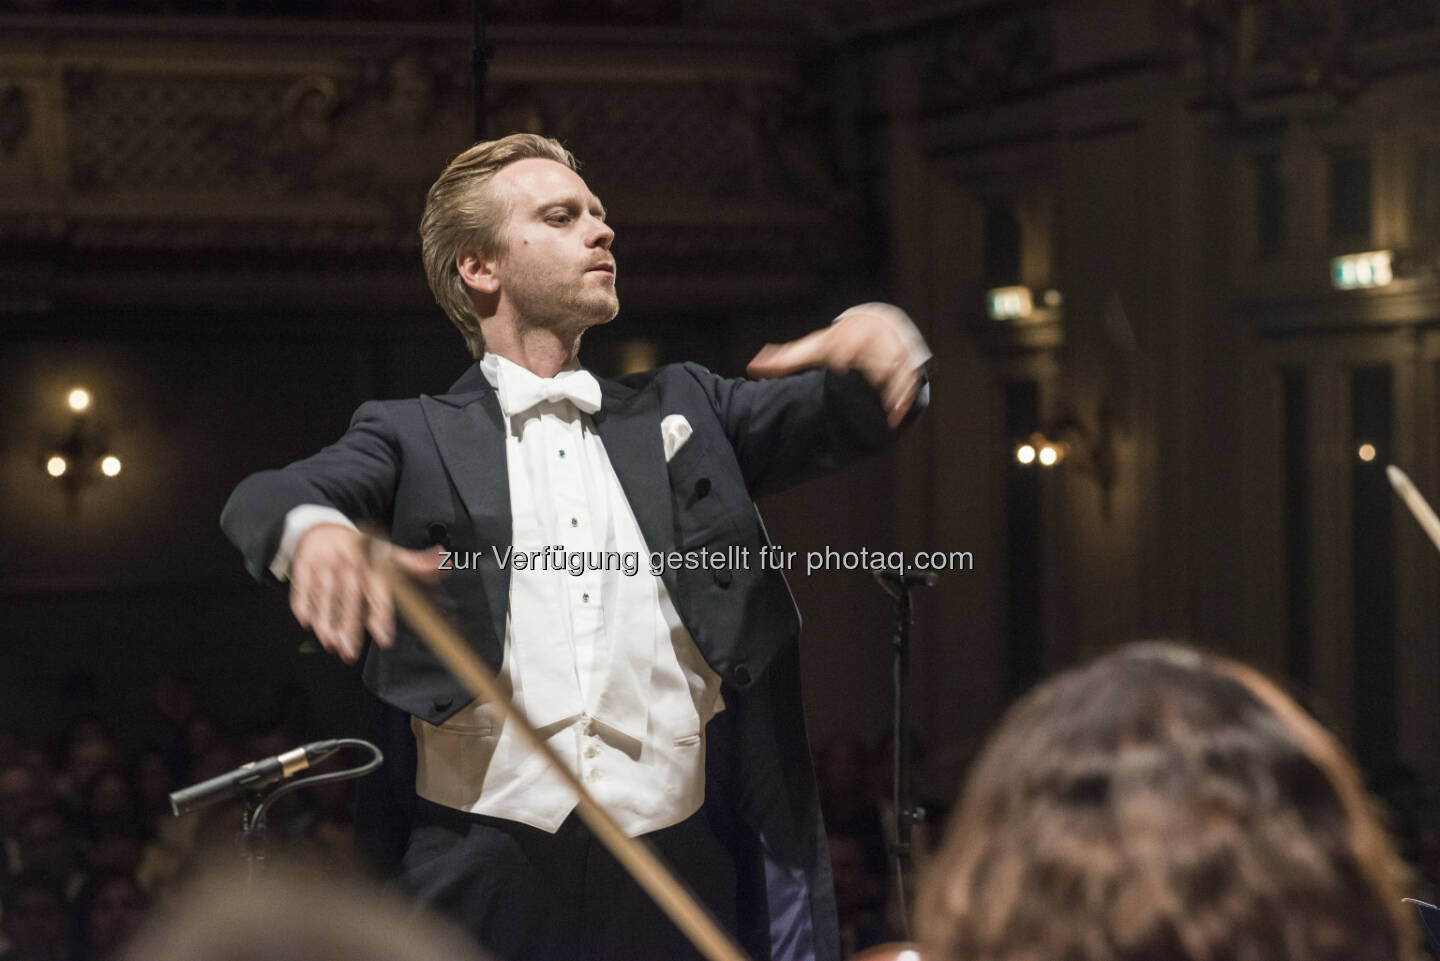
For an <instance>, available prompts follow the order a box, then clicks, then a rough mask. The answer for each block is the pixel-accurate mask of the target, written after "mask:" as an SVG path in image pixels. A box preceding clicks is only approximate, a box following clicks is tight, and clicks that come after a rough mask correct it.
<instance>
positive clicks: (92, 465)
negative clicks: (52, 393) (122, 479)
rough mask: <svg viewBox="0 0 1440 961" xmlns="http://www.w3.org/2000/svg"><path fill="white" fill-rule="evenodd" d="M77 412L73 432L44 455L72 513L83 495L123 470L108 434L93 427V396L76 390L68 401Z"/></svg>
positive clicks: (56, 442)
mask: <svg viewBox="0 0 1440 961" xmlns="http://www.w3.org/2000/svg"><path fill="white" fill-rule="evenodd" d="M65 400H66V404H67V405H68V406H69V407H70V410H71V411H73V412H74V415H75V416H74V417H73V418H72V419H71V421H70V431H69V433H67V434H66V435H65V436H64V437H61V438H59V439H57V440H56V441H55V443H53V444H51V445H50V447H49V449H48V450H47V451H46V452H45V453H44V455H43V464H44V468H45V473H46V474H49V475H50V476H51V477H53V478H55V480H57V481H59V482H60V485H61V486H62V487H63V488H64V490H65V499H66V506H67V508H68V509H69V511H70V513H72V514H73V513H75V512H76V511H77V510H78V509H79V507H80V492H81V491H82V490H84V489H85V488H86V487H88V486H90V484H92V483H95V482H96V481H97V480H99V479H100V478H111V477H115V476H117V475H118V474H119V473H120V470H121V467H122V466H123V465H122V464H121V462H120V458H119V457H117V456H115V455H114V454H113V453H111V452H110V450H109V445H108V444H107V442H106V439H105V434H104V432H103V431H102V430H100V429H99V428H96V427H95V426H93V425H92V424H91V423H90V420H89V416H88V415H89V413H90V407H91V403H92V398H91V396H90V392H89V391H88V390H86V389H85V388H84V387H76V388H74V389H73V390H71V391H70V393H69V394H68V395H67V396H66V398H65Z"/></svg>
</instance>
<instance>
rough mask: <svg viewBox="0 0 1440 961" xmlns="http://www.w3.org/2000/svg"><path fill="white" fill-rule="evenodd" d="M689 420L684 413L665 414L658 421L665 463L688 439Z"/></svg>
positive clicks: (668, 461)
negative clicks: (662, 440) (663, 443)
mask: <svg viewBox="0 0 1440 961" xmlns="http://www.w3.org/2000/svg"><path fill="white" fill-rule="evenodd" d="M690 433H691V431H690V422H689V421H688V420H686V419H685V415H684V414H666V415H665V417H664V419H663V420H661V421H660V436H661V437H662V438H663V439H664V441H665V463H667V464H668V463H670V458H672V457H674V456H675V452H676V451H678V450H679V449H680V448H682V447H684V446H685V442H686V441H687V440H689V439H690Z"/></svg>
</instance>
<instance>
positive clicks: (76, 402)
mask: <svg viewBox="0 0 1440 961" xmlns="http://www.w3.org/2000/svg"><path fill="white" fill-rule="evenodd" d="M66 400H67V401H69V403H70V409H71V410H73V411H74V412H75V413H77V414H79V413H82V412H84V411H86V410H89V408H90V392H89V391H88V390H86V389H85V388H84V387H76V388H75V389H74V390H72V391H70V396H69V397H68V398H66Z"/></svg>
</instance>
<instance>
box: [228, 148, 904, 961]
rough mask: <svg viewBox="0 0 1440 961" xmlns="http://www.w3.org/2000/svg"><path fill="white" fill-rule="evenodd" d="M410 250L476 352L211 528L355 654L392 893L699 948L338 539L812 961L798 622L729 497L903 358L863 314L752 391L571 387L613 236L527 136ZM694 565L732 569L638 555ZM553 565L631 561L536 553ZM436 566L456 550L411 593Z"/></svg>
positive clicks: (584, 937) (795, 470)
mask: <svg viewBox="0 0 1440 961" xmlns="http://www.w3.org/2000/svg"><path fill="white" fill-rule="evenodd" d="M420 235H421V242H422V250H423V256H424V261H425V270H426V273H427V275H428V276H429V280H430V286H431V289H432V290H433V291H434V293H435V298H436V300H437V301H438V302H439V303H440V305H441V307H443V308H444V310H445V312H446V313H447V314H448V315H449V316H450V319H451V320H453V321H454V322H455V324H456V326H458V327H459V328H460V330H461V332H462V333H463V334H464V336H465V341H466V343H467V345H468V346H469V348H470V351H471V353H472V354H473V355H474V357H475V360H476V363H475V364H474V365H473V366H472V367H471V368H470V370H469V371H468V372H466V374H465V375H464V376H463V377H461V378H460V380H459V381H458V382H456V384H455V385H454V386H453V387H452V388H451V390H450V392H449V393H448V394H442V395H440V396H437V397H429V396H424V397H420V398H418V399H414V400H401V401H386V402H374V401H372V402H370V403H367V404H365V405H363V406H362V407H361V408H360V409H359V410H358V411H357V412H356V413H355V416H354V419H353V420H352V422H351V425H350V429H349V430H348V431H347V432H346V433H345V435H344V436H343V437H341V438H340V440H339V441H338V442H336V443H335V444H333V445H332V446H330V447H327V448H326V449H324V450H322V451H321V452H320V453H318V454H316V455H314V456H313V457H310V458H307V459H306V460H302V461H299V462H297V463H294V464H291V465H290V466H289V467H286V468H285V469H283V470H276V471H264V472H262V473H259V474H255V475H253V476H251V477H249V478H247V479H246V480H245V481H244V482H242V483H241V484H240V486H239V487H238V488H236V490H235V492H234V494H233V495H232V496H231V498H230V501H229V503H228V504H227V505H226V508H225V512H224V515H223V516H222V518H221V524H222V526H223V527H224V529H225V531H226V533H227V534H228V535H229V537H230V538H231V540H232V541H234V543H235V544H236V546H238V547H239V548H240V549H241V551H242V552H243V553H244V554H245V557H246V561H247V565H248V567H249V569H250V570H251V572H252V573H254V574H255V575H256V576H257V577H260V578H262V579H268V578H270V577H274V578H278V579H280V580H286V579H288V580H289V582H290V605H291V608H292V609H293V611H294V613H295V616H296V618H297V619H298V620H299V622H300V624H301V625H303V626H304V627H307V628H310V629H312V630H313V631H314V632H315V634H316V636H317V637H318V638H319V640H320V643H321V644H322V645H323V646H324V647H325V648H326V649H327V650H330V651H332V652H334V653H336V654H338V655H339V656H340V657H342V658H344V659H345V660H347V661H354V660H356V659H358V658H359V657H360V653H361V642H362V637H363V634H364V633H365V632H367V631H368V633H369V635H370V636H371V637H372V638H373V639H374V641H375V644H374V645H373V646H372V647H371V649H370V650H369V653H368V654H367V656H366V659H365V665H364V671H363V673H364V678H365V682H366V685H367V686H368V687H369V688H370V689H371V691H373V692H374V693H375V694H376V695H377V696H378V697H379V698H380V700H381V701H383V702H384V703H385V704H386V705H387V706H388V708H389V709H391V711H390V716H391V717H392V718H403V719H404V720H403V723H405V724H406V725H408V730H403V731H402V736H401V737H399V738H396V739H394V740H391V741H387V744H386V746H387V754H388V755H389V756H390V757H389V759H390V761H391V763H390V765H389V766H388V767H389V769H390V771H391V773H392V775H393V778H392V783H391V784H390V786H389V787H388V788H387V789H386V790H389V791H390V792H391V793H389V794H388V799H386V798H382V799H381V800H379V801H376V802H374V803H373V804H372V805H371V807H372V808H375V809H378V810H379V811H380V815H381V817H382V818H383V820H384V821H385V822H386V826H387V827H388V828H389V829H390V832H391V834H392V835H394V837H395V838H396V843H395V845H394V848H393V851H394V855H395V860H396V861H397V862H398V876H399V879H400V883H401V884H402V885H403V886H404V887H405V888H406V889H407V890H409V891H411V892H413V893H414V894H415V895H416V896H417V897H418V898H420V899H422V900H424V901H426V902H428V903H430V904H431V905H433V906H435V907H436V908H438V909H440V910H442V911H444V912H446V913H448V914H450V915H451V916H452V917H454V918H456V919H457V920H458V921H460V922H461V923H462V924H464V925H465V926H466V927H468V928H469V930H471V931H472V933H474V934H475V936H476V937H477V938H478V939H479V940H480V942H481V943H482V944H484V945H485V946H486V947H487V948H489V949H490V950H492V951H494V952H495V953H496V954H498V955H499V956H500V957H502V958H506V959H511V961H547V959H553V961H584V959H591V958H594V959H616V961H619V959H623V961H647V959H655V961H660V959H665V961H670V959H678V958H689V957H696V955H695V953H694V951H693V949H691V948H690V947H689V946H688V944H687V943H685V941H684V939H683V936H682V935H681V934H680V933H679V931H678V930H676V929H675V928H674V926H673V925H671V924H670V922H669V921H668V920H667V919H666V918H665V917H664V915H663V914H662V913H661V912H660V910H659V909H658V908H657V907H655V906H654V905H653V904H651V903H650V901H649V899H648V898H646V896H645V894H644V893H643V891H642V890H641V889H640V887H639V886H638V885H637V884H636V883H634V882H633V881H631V880H629V879H628V878H627V877H625V876H624V874H623V872H622V870H621V868H620V867H619V865H618V864H617V863H616V862H615V861H614V860H613V859H612V858H611V857H610V855H609V854H608V853H607V852H605V851H604V850H603V849H602V848H601V846H600V844H599V842H598V841H596V840H595V839H594V838H593V837H592V836H591V834H590V833H589V831H588V829H586V828H585V826H584V825H583V824H582V823H581V822H580V820H579V818H578V817H577V816H576V815H575V814H574V807H575V798H574V796H573V795H572V794H571V792H570V791H569V790H568V789H567V788H566V787H565V786H564V785H563V783H562V781H561V779H560V778H559V777H558V776H556V775H555V774H553V773H551V772H549V771H547V770H546V769H545V767H544V766H543V763H542V762H541V759H540V758H538V757H535V756H533V755H531V754H529V753H528V752H526V751H524V750H523V749H522V748H521V746H520V744H519V742H518V739H517V738H516V737H515V736H514V733H513V731H511V730H507V728H506V726H505V725H504V724H503V723H501V715H500V712H499V711H498V709H497V708H496V706H495V705H493V704H488V703H479V702H477V701H475V700H474V699H472V698H471V696H470V695H469V694H468V693H466V692H465V690H464V688H463V687H461V686H460V684H459V683H458V682H457V681H456V680H454V679H453V678H452V677H451V676H450V675H449V674H448V673H447V672H446V670H445V669H444V668H443V667H442V666H441V665H440V664H439V662H438V661H437V660H436V659H435V658H434V657H433V656H432V655H431V654H430V653H429V651H428V650H427V649H426V647H425V646H424V645H423V644H422V643H421V642H420V641H419V639H418V638H417V637H415V636H414V635H413V634H412V633H411V632H410V631H409V630H408V629H406V628H405V627H404V626H403V625H401V626H400V627H398V628H397V627H396V625H395V621H394V615H393V609H392V606H391V599H390V597H389V595H388V592H387V591H386V589H385V588H384V586H383V583H382V581H381V580H380V578H379V577H378V576H377V575H376V574H375V573H374V572H372V571H371V570H370V568H369V567H368V566H367V564H366V559H365V549H364V543H363V540H362V538H361V536H360V534H359V533H358V532H357V530H356V527H355V522H360V521H368V522H370V523H372V524H375V525H378V526H381V527H383V528H384V529H385V530H386V531H388V536H389V539H390V540H391V541H392V542H393V543H394V544H395V545H396V546H397V550H396V551H395V557H396V559H397V561H398V563H400V565H401V566H402V567H403V568H404V569H406V570H408V571H409V572H410V573H412V574H414V575H416V576H420V577H426V578H429V579H431V580H436V581H437V583H436V586H435V589H436V590H437V591H439V592H440V593H441V595H442V596H443V600H444V602H445V603H446V604H447V605H448V606H449V607H450V608H451V614H452V615H453V616H454V617H455V618H456V620H457V621H458V623H459V624H460V626H461V627H462V629H463V630H464V631H465V632H466V634H467V636H468V638H469V639H470V641H471V643H472V644H473V645H474V646H475V648H476V650H477V652H478V653H479V654H480V656H481V657H483V658H484V659H485V660H486V661H487V662H488V663H489V664H490V665H491V666H492V667H493V668H495V669H496V670H498V672H499V675H500V680H501V683H502V685H503V686H505V687H506V688H508V689H509V690H510V691H511V692H513V697H514V699H515V701H516V703H517V705H518V706H519V707H520V708H522V709H523V710H524V711H525V712H526V713H527V714H528V715H529V717H530V718H531V720H532V722H533V723H534V725H535V726H536V727H537V728H538V729H539V730H540V733H541V736H542V737H545V738H547V739H548V742H549V744H550V745H551V746H552V747H553V748H554V749H555V751H556V752H557V753H558V754H559V756H560V757H561V758H562V759H564V760H565V762H566V763H567V764H569V765H570V766H571V769H572V770H573V771H574V772H575V773H576V775H577V776H578V777H579V778H580V779H581V780H582V782H583V783H584V784H585V785H586V786H587V787H588V788H589V789H590V791H591V792H592V793H593V794H594V795H595V796H596V798H597V800H598V801H599V802H600V803H601V804H602V805H604V806H605V807H606V808H607V809H608V810H609V811H610V813H611V814H612V815H613V816H614V818H615V819H616V820H617V821H618V822H619V824H620V825H621V827H623V828H624V829H625V830H626V831H627V832H629V833H630V834H632V835H637V836H639V835H643V836H645V837H646V838H647V839H648V840H649V841H651V842H652V843H653V844H654V845H655V846H656V847H657V848H658V849H659V851H660V853H661V854H662V856H663V857H664V858H665V859H666V860H667V861H668V862H669V863H670V864H671V865H672V866H673V867H674V868H675V869H676V872H677V873H678V874H679V875H680V877H682V878H683V879H684V880H685V881H686V882H687V883H688V884H689V885H690V887H691V888H692V889H693V890H695V892H696V893H697V895H698V896H699V897H700V899H701V900H702V901H703V902H704V903H705V904H706V905H707V906H708V907H709V908H710V910H711V911H712V912H714V913H715V915H716V916H717V918H718V919H719V920H720V921H721V923H722V924H723V925H725V926H726V927H727V928H729V929H730V930H732V931H733V932H735V933H736V935H737V937H738V939H739V940H740V942H741V944H742V945H744V946H745V948H746V949H747V950H748V951H749V952H750V953H751V954H752V955H753V956H754V957H756V958H757V959H771V961H779V959H796V961H798V959H820V961H829V959H836V958H838V946H837V934H836V930H835V910H834V902H833V893H832V891H831V882H830V875H829V868H828V865H827V863H826V860H825V855H824V833H823V827H822V825H821V823H820V817H819V812H818V807H817V804H816V794H815V784H814V778H813V774H812V772H811V767H810V760H809V754H808V750H807V746H806V741H805V731H804V722H803V718H802V715H801V703H800V691H799V663H798V647H797V636H798V632H799V618H798V615H797V613H796V610H795V606H794V602H793V601H792V599H791V597H790V593H789V590H788V588H787V586H786V584H785V581H784V579H783V577H782V575H781V574H780V573H779V572H778V571H775V570H772V569H764V568H763V566H762V565H761V563H760V560H759V557H760V552H761V548H762V547H763V546H765V545H767V544H768V541H767V540H766V535H765V531H764V528H763V526H762V524H761V522H760V519H759V516H758V515H757V514H756V512H755V509H754V506H753V504H752V500H751V498H752V497H754V496H758V495H761V494H765V493H768V492H770V491H775V490H779V489H781V488H783V487H786V486H787V485H790V484H793V483H795V482H797V481H799V480H802V479H804V478H805V477H809V476H814V475H815V474H818V473H820V472H823V471H826V470H831V469H834V468H837V467H840V466H841V465H843V464H845V463H846V462H848V461H851V460H854V459H855V458H858V457H860V456H862V455H864V454H867V453H869V452H872V451H874V450H877V449H878V448H880V447H882V446H883V445H884V444H886V443H887V442H888V441H889V440H890V438H891V436H892V435H893V433H894V431H895V429H896V428H897V427H899V426H900V424H901V422H902V420H905V419H906V415H907V413H908V412H909V411H910V410H911V408H912V407H915V408H916V409H918V407H919V406H920V405H919V404H917V403H916V398H917V395H923V393H924V391H925V390H928V388H924V385H923V378H924V374H923V369H924V366H925V365H926V363H927V362H928V360H929V352H928V350H927V349H926V347H925V344H924V342H923V340H922V339H921V338H920V336H919V334H918V333H917V332H916V330H915V328H914V326H913V325H912V324H911V323H910V321H909V319H908V318H907V317H906V316H905V314H904V313H903V312H901V311H900V310H898V309H897V308H894V307H890V306H888V305H883V304H866V305H862V306H860V307H857V308H853V309H851V310H849V311H847V312H846V313H845V314H842V315H841V317H840V318H839V319H837V320H836V321H835V322H834V323H832V324H830V325H828V326H826V327H825V328H823V329H821V330H818V331H816V332H814V333H812V334H810V335H808V336H806V337H804V338H802V339H800V340H797V341H793V342H791V343H788V344H783V345H778V346H775V345H771V346H767V347H766V348H765V349H763V350H762V351H761V352H760V353H759V354H758V355H757V356H756V358H755V359H754V360H753V361H752V363H751V365H750V373H751V374H752V375H754V376H757V377H760V378H767V379H763V380H743V379H742V380H729V379H725V378H721V377H718V376H716V375H714V374H712V373H710V372H709V371H707V370H705V369H703V368H701V367H699V366H698V365H695V364H673V365H668V366H665V367H662V368H660V369H659V370H655V371H650V372H648V373H645V374H638V375H634V376H630V377H625V378H622V379H620V380H615V381H604V380H599V379H597V378H595V377H594V376H592V375H591V374H590V373H589V372H587V371H585V370H584V369H583V368H581V367H580V365H579V362H578V360H577V351H578V348H579V344H580V337H581V334H583V333H584V331H585V330H586V329H587V328H589V327H592V326H595V325H597V324H603V323H606V322H608V321H610V320H611V319H613V318H614V317H615V315H616V313H617V312H618V311H619V300H618V298H617V296H616V286H615V284H616V266H615V257H614V256H613V254H612V252H611V249H610V246H611V241H612V240H613V239H614V236H615V233H614V231H613V230H612V229H611V228H610V227H609V226H608V225H607V224H606V222H605V209H604V207H603V206H601V204H600V201H599V200H598V199H597V198H596V197H595V196H594V195H593V194H592V193H591V192H590V190H589V188H588V187H587V186H586V185H585V182H584V180H582V179H581V178H580V177H579V175H577V174H576V172H575V161H574V158H573V157H571V155H570V154H569V153H568V152H567V151H566V150H565V149H564V148H563V147H561V146H560V144H558V143H557V142H555V141H553V140H549V139H546V138H543V137H539V136H533V135H528V134H515V135H511V136H508V137H505V138H503V139H500V140H494V141H489V142H485V143H479V144H476V145H475V146H473V147H471V148H470V149H469V150H466V151H465V152H464V153H462V154H460V155H459V156H458V157H456V158H455V160H454V161H452V162H451V163H450V165H449V166H448V167H447V168H446V169H445V171H444V172H443V173H442V174H441V175H440V178H439V179H438V180H437V181H436V182H435V184H434V186H433V187H431V189H430V193H429V196H428V199H427V203H426V207H425V212H424V215H423V217H422V219H421V224H420ZM812 368H813V369H812ZM790 375H793V376H790ZM437 544H438V545H440V546H441V547H442V548H443V549H444V552H442V553H437V552H436V550H435V549H434V547H435V545H437ZM557 547H558V548H560V551H558V552H557V551H556V548H557ZM425 548H429V549H428V550H423V549H425ZM446 552H448V553H446ZM697 552H704V554H705V555H709V556H711V557H713V556H715V552H722V553H724V555H725V556H726V557H728V558H737V557H742V558H748V563H740V564H726V565H723V566H718V567H717V566H715V565H712V564H708V563H707V564H703V565H700V564H686V563H680V564H673V563H664V564H659V565H655V566H652V564H651V563H650V562H649V559H650V558H652V557H660V556H663V555H672V554H673V555H678V557H679V558H682V559H683V558H686V557H689V556H699V554H698V553H697ZM562 554H563V556H564V557H572V556H579V555H581V554H584V555H585V556H586V557H587V558H596V559H603V558H606V557H610V558H622V557H632V558H633V557H638V558H642V559H644V560H642V562H641V563H640V564H639V565H638V569H637V567H636V566H635V565H628V567H629V571H630V573H627V570H626V569H625V568H626V565H621V564H607V563H597V564H589V563H587V564H578V565H570V564H566V563H561V562H556V563H550V562H549V558H552V557H555V556H561V555H562ZM521 555H526V556H527V560H534V561H536V563H526V564H521V563H519V562H518V561H519V558H520V557H521ZM445 557H450V558H464V559H465V561H466V562H465V563H464V564H463V565H455V564H449V565H445V566H451V567H457V568H459V569H457V570H455V571H454V572H453V573H448V574H445V575H443V576H439V577H438V578H437V573H436V568H437V567H439V566H441V565H442V564H443V563H444V560H443V558H445ZM393 709H398V711H396V710H393ZM400 712H403V714H401V713H400ZM397 755H398V756H397ZM394 781H398V782H399V786H396V785H395V784H394V783H393V782H394ZM382 793H383V792H382Z"/></svg>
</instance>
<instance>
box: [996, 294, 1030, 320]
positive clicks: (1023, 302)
mask: <svg viewBox="0 0 1440 961" xmlns="http://www.w3.org/2000/svg"><path fill="white" fill-rule="evenodd" d="M985 308H986V310H988V311H989V313H990V319H991V320H1020V319H1022V318H1024V317H1029V316H1030V313H1031V311H1033V310H1034V309H1035V304H1034V301H1032V300H1031V299H1030V288H1029V287H993V288H991V290H990V291H989V293H987V294H986V295H985Z"/></svg>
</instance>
